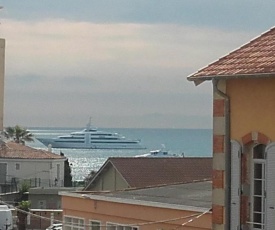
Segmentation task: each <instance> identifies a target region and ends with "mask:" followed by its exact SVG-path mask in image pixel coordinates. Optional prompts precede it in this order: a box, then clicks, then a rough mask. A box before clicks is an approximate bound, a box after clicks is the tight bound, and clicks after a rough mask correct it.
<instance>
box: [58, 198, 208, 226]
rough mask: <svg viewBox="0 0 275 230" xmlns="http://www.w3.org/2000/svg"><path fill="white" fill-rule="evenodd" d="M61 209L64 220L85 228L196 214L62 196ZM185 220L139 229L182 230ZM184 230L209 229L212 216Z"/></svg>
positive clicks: (206, 215)
mask: <svg viewBox="0 0 275 230" xmlns="http://www.w3.org/2000/svg"><path fill="white" fill-rule="evenodd" d="M62 209H63V216H71V217H79V218H84V219H85V224H88V223H89V220H98V221H101V225H106V223H107V222H112V223H118V224H137V223H148V222H152V221H153V222H156V221H161V220H169V219H175V218H180V217H185V216H190V215H193V214H197V213H196V212H192V211H186V210H176V209H169V208H158V207H150V206H142V205H136V204H123V203H117V202H107V201H99V200H92V199H87V198H83V197H81V198H80V197H70V196H64V195H63V196H62ZM188 220H190V218H189V219H188V218H187V219H183V218H182V219H180V220H176V221H170V222H167V223H154V224H146V225H143V226H140V227H139V229H140V230H149V229H175V228H176V229H182V227H181V226H180V225H181V224H182V223H184V222H186V221H188ZM87 229H88V228H87ZM102 229H105V228H102ZM184 229H192V230H195V229H196V230H199V229H211V214H205V215H203V216H202V217H200V218H197V219H195V220H194V221H193V222H191V223H189V224H187V225H186V226H185V228H184Z"/></svg>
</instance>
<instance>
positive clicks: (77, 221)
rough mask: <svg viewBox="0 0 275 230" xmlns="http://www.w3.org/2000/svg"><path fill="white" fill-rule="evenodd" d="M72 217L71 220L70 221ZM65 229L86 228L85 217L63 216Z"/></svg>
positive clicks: (77, 229) (80, 229) (83, 229)
mask: <svg viewBox="0 0 275 230" xmlns="http://www.w3.org/2000/svg"><path fill="white" fill-rule="evenodd" d="M68 219H70V221H68ZM63 223H64V226H63V227H64V230H85V219H84V218H80V217H77V216H67V215H65V216H64V218H63Z"/></svg>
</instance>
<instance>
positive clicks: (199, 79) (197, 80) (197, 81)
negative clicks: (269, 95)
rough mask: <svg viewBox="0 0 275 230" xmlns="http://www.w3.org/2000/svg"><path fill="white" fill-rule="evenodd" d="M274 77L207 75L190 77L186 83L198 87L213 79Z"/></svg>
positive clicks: (256, 74)
mask: <svg viewBox="0 0 275 230" xmlns="http://www.w3.org/2000/svg"><path fill="white" fill-rule="evenodd" d="M270 77H275V73H255V74H236V75H209V76H190V77H187V80H188V81H193V82H194V83H195V85H199V84H201V83H202V82H204V81H209V80H213V79H218V80H220V79H224V80H228V79H241V78H242V79H246V78H270Z"/></svg>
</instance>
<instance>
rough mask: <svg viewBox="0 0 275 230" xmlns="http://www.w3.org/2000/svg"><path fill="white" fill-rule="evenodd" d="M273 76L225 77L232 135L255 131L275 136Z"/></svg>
mask: <svg viewBox="0 0 275 230" xmlns="http://www.w3.org/2000/svg"><path fill="white" fill-rule="evenodd" d="M274 86H275V79H274V78H264V79H263V78H262V79H260V78H255V79H234V80H228V81H227V85H226V92H227V94H228V95H229V96H230V103H231V139H235V140H239V141H240V139H241V137H243V136H244V135H245V134H247V133H249V132H252V131H258V132H261V133H263V134H265V135H266V136H267V137H269V138H270V139H271V140H273V141H274V140H275V126H274V121H275V88H274Z"/></svg>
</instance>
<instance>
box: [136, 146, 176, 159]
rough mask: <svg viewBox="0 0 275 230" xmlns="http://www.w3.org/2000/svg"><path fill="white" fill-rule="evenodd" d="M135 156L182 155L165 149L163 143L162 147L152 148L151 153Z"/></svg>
mask: <svg viewBox="0 0 275 230" xmlns="http://www.w3.org/2000/svg"><path fill="white" fill-rule="evenodd" d="M135 157H180V156H178V155H175V154H169V153H168V151H167V150H165V146H164V145H162V148H161V149H157V150H151V151H150V152H149V153H145V154H141V155H136V156H135Z"/></svg>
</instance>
